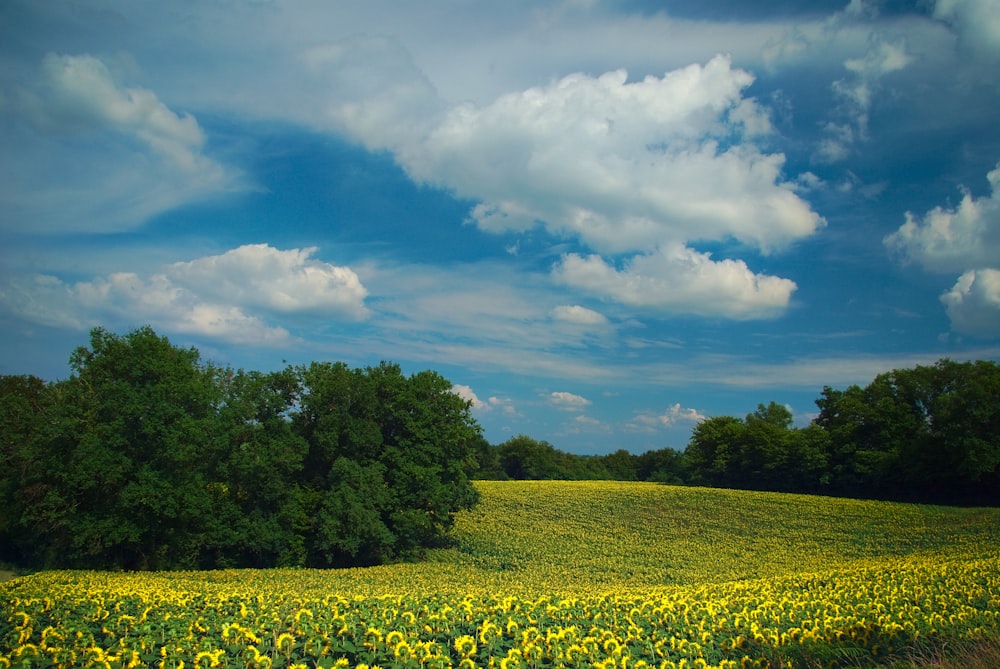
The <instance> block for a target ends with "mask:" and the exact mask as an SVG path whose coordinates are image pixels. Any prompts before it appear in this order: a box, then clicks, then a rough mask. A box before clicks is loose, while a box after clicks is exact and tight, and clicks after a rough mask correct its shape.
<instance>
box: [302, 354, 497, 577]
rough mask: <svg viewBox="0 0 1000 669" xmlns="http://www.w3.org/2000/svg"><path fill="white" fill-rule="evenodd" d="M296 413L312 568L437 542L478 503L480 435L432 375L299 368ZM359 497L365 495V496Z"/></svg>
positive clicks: (385, 366) (462, 403) (394, 368)
mask: <svg viewBox="0 0 1000 669" xmlns="http://www.w3.org/2000/svg"><path fill="white" fill-rule="evenodd" d="M296 374H297V375H298V377H299V380H300V384H301V388H302V391H301V392H302V394H301V397H300V400H299V409H298V411H297V412H296V413H295V414H294V415H293V424H294V426H295V430H296V433H297V434H299V435H301V436H302V437H303V438H304V439H305V441H306V443H307V445H308V453H307V456H306V466H305V468H304V470H303V477H302V479H301V485H302V486H303V487H304V490H303V491H302V493H301V498H302V499H303V500H304V502H303V508H304V511H305V514H306V516H307V517H310V518H313V519H314V520H313V526H312V527H311V528H310V530H309V536H310V539H309V545H308V555H309V558H308V560H309V563H311V564H317V565H324V564H344V563H348V562H352V561H362V562H366V563H374V562H382V561H385V560H389V559H393V558H395V557H398V556H405V555H409V554H412V553H413V552H415V551H418V550H420V549H421V548H423V547H426V546H428V545H433V544H434V543H435V542H437V541H439V540H440V539H441V538H442V537H443V535H444V533H445V532H446V531H447V529H448V528H450V527H451V525H452V523H453V514H454V513H455V512H456V511H458V510H461V509H467V508H471V507H472V505H474V504H475V502H476V501H477V493H476V490H475V488H474V487H473V486H472V484H471V483H470V481H469V475H470V474H471V473H472V472H474V471H475V469H476V466H477V460H476V452H477V451H476V449H477V448H478V446H479V444H480V441H481V439H482V434H481V430H480V428H479V426H478V424H476V422H475V421H474V420H473V418H472V416H471V412H470V409H471V405H470V403H469V402H467V401H466V400H463V399H462V398H461V397H459V396H458V395H456V394H454V393H453V392H452V391H451V388H452V385H451V383H450V382H448V381H447V380H446V379H444V378H443V377H441V376H440V375H438V374H437V373H435V372H430V371H426V372H420V373H418V374H415V375H412V376H410V377H405V376H404V375H403V374H402V371H401V369H400V367H399V366H398V365H395V364H390V363H382V364H381V365H379V366H378V367H369V368H367V369H365V370H360V369H357V370H351V369H348V368H347V366H346V365H343V364H339V363H338V364H329V363H313V364H312V365H310V366H308V367H300V368H298V369H297V370H296ZM358 491H364V492H363V494H362V493H361V492H358Z"/></svg>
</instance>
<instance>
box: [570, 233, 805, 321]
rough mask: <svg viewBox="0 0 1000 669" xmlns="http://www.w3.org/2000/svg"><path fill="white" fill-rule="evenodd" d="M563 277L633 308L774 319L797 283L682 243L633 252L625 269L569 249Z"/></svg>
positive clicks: (587, 289)
mask: <svg viewBox="0 0 1000 669" xmlns="http://www.w3.org/2000/svg"><path fill="white" fill-rule="evenodd" d="M553 275H554V277H555V278H556V280H557V281H559V282H561V283H564V284H567V285H570V286H574V287H576V288H579V289H583V290H586V291H589V292H591V293H593V294H595V295H599V296H601V297H605V298H609V299H612V300H615V301H618V302H621V303H623V304H627V305H631V306H633V307H640V308H644V309H650V310H654V311H662V312H669V313H678V312H680V313H692V314H699V315H703V316H723V317H726V318H734V319H754V318H768V317H773V316H776V315H778V314H780V313H781V312H782V311H783V310H784V309H785V308H786V307H787V306H788V302H789V299H790V297H791V294H792V292H794V291H795V289H796V285H795V282H793V281H790V280H788V279H783V278H780V277H776V276H769V275H763V274H754V273H753V272H752V271H750V269H749V268H748V267H747V265H746V263H744V262H743V261H740V260H721V261H715V260H712V259H711V255H710V254H708V253H699V252H697V251H694V250H692V249H689V248H687V247H684V246H681V245H679V244H676V245H672V246H668V247H665V248H663V249H660V250H659V251H657V252H655V253H651V254H648V255H639V256H635V257H633V258H632V259H631V260H630V261H629V262H628V263H627V264H626V266H625V267H624V268H623V269H617V268H615V267H614V266H612V265H609V264H608V263H607V262H605V261H604V260H603V259H602V258H601V257H599V256H597V255H590V256H587V257H583V256H580V255H577V254H573V253H571V254H567V255H565V256H563V258H562V261H561V262H560V263H559V264H558V265H557V266H556V267H555V268H554V269H553Z"/></svg>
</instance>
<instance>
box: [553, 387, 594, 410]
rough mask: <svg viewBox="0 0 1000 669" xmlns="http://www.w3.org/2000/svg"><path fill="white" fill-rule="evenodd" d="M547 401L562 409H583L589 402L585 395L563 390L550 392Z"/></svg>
mask: <svg viewBox="0 0 1000 669" xmlns="http://www.w3.org/2000/svg"><path fill="white" fill-rule="evenodd" d="M549 403H550V404H552V405H553V406H555V407H557V408H559V409H563V410H564V411H583V410H584V408H586V407H588V406H590V404H591V402H590V400H588V399H587V398H586V397H581V396H580V395H574V394H573V393H567V392H563V391H557V392H553V393H550V394H549Z"/></svg>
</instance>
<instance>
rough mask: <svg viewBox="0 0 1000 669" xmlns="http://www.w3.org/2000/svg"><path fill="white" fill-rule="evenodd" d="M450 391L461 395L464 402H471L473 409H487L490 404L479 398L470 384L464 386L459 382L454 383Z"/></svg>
mask: <svg viewBox="0 0 1000 669" xmlns="http://www.w3.org/2000/svg"><path fill="white" fill-rule="evenodd" d="M451 392H453V393H455V394H456V395H458V396H459V397H461V398H462V399H463V400H465V401H466V402H471V403H472V408H473V409H486V410H489V408H490V405H488V404H487V403H486V402H484V401H482V400H481V399H479V397H478V396H477V395H476V393H475V392H474V391H473V390H472V388H471V386H465V385H462V384H459V383H456V384H454V385H453V386H452V387H451Z"/></svg>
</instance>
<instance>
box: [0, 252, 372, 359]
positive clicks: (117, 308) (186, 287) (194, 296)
mask: <svg viewBox="0 0 1000 669" xmlns="http://www.w3.org/2000/svg"><path fill="white" fill-rule="evenodd" d="M313 251H314V249H305V250H300V249H293V250H290V251H279V250H277V249H273V248H270V247H267V246H262V245H256V246H250V247H240V248H238V249H234V250H233V251H230V252H228V253H226V254H223V255H221V256H208V257H205V258H200V259H197V260H194V261H191V262H188V263H177V264H174V265H170V266H168V267H167V268H166V269H165V270H164V271H161V272H156V273H153V274H150V275H149V276H140V275H139V274H136V273H134V272H116V273H112V274H109V275H107V276H104V277H96V278H94V279H91V280H89V281H79V282H76V283H66V282H63V281H62V280H60V279H59V278H57V277H53V276H47V275H34V276H30V277H27V278H22V279H15V280H12V281H9V282H8V283H7V284H5V285H3V286H0V304H3V305H4V306H5V307H6V308H7V309H9V310H10V311H11V312H13V313H15V314H16V315H18V316H19V317H21V318H23V319H25V320H28V321H31V322H35V323H40V324H43V325H49V326H53V327H64V328H75V329H84V328H88V327H92V326H95V325H112V324H119V325H125V326H135V325H137V324H140V323H150V324H152V325H154V326H155V327H157V328H162V329H164V330H166V331H169V332H184V333H189V334H197V335H202V336H206V337H215V338H219V339H222V340H225V341H228V342H231V343H240V344H260V345H266V346H267V345H270V346H274V345H281V344H285V343H287V342H288V341H289V340H290V334H289V332H288V331H287V330H286V329H285V328H283V327H276V326H271V325H268V323H267V316H268V315H269V314H270V313H274V312H280V313H282V314H285V315H288V314H298V315H301V314H310V313H313V314H315V313H322V314H324V315H326V316H334V317H336V316H339V317H342V318H347V319H352V320H353V319H356V318H358V317H360V316H363V315H364V313H365V308H364V305H363V304H362V300H363V298H364V294H365V292H364V288H363V287H362V286H361V285H360V282H358V281H357V276H356V275H354V273H353V271H351V270H349V269H347V268H338V267H334V266H332V265H328V264H326V263H320V262H317V261H314V260H311V259H310V256H311V255H312V253H313ZM240 281H245V282H246V284H245V286H244V287H243V288H242V289H240V288H237V286H236V284H237V283H239V282H240Z"/></svg>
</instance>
